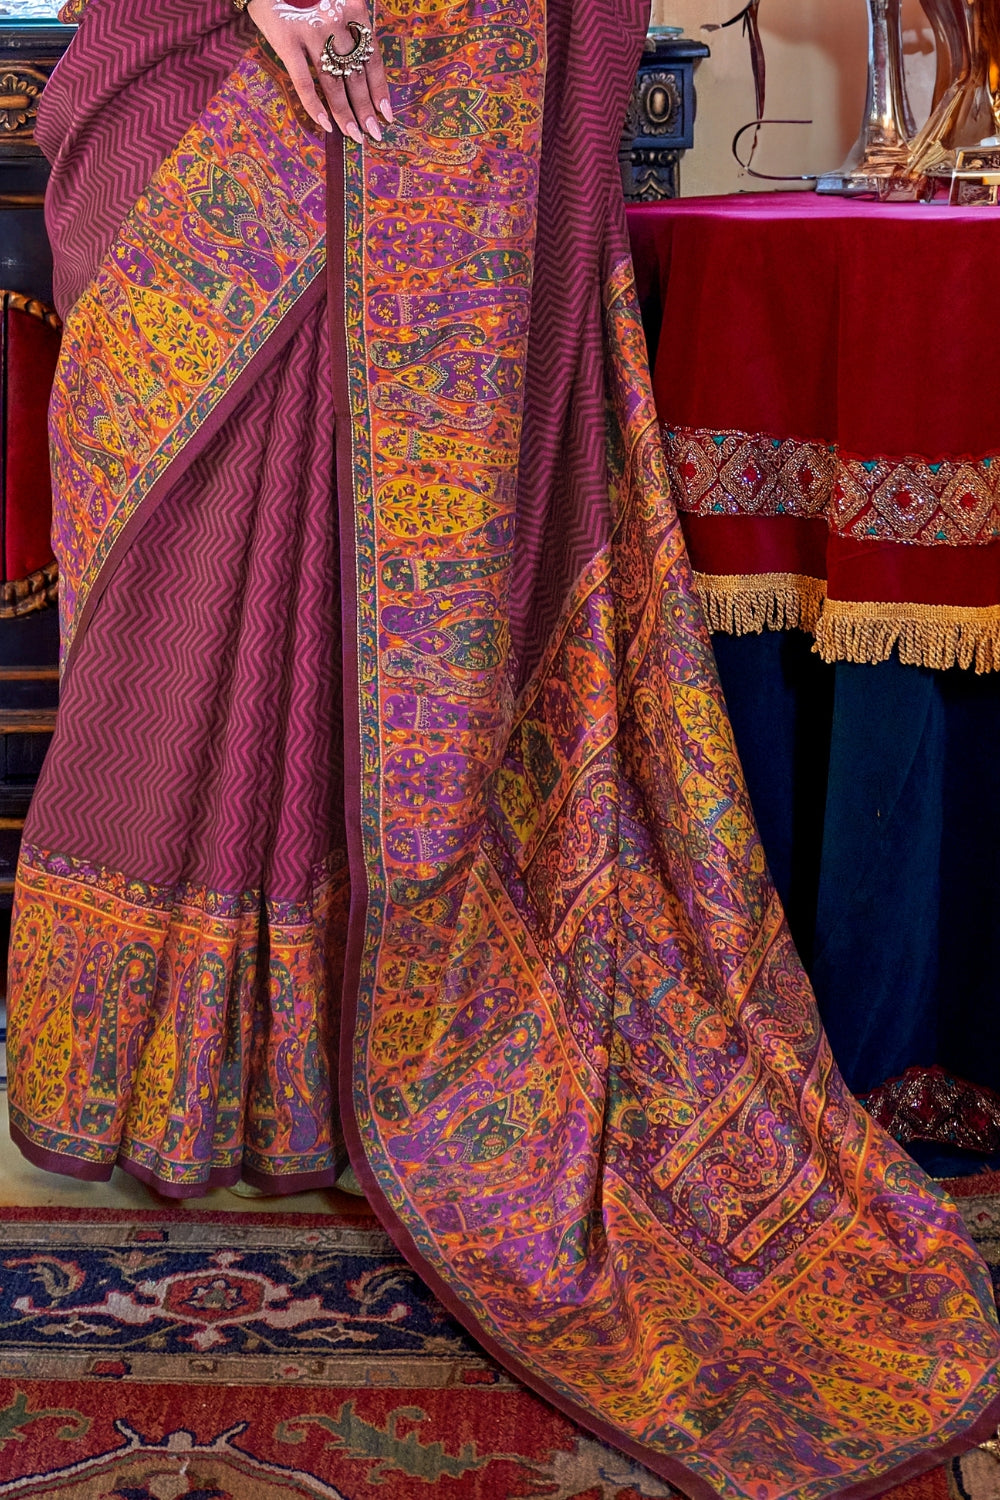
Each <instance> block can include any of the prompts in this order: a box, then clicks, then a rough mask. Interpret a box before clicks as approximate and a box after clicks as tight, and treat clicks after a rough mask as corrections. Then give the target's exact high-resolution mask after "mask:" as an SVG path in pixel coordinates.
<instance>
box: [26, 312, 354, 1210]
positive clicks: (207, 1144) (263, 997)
mask: <svg viewBox="0 0 1000 1500" xmlns="http://www.w3.org/2000/svg"><path fill="white" fill-rule="evenodd" d="M329 363H330V361H329V343H328V338H327V331H326V318H325V308H324V306H323V303H322V300H319V301H318V302H317V301H315V300H314V305H313V309H312V314H311V316H310V317H309V318H308V319H307V321H306V322H305V323H303V324H302V325H301V326H300V328H299V329H298V331H297V332H296V333H295V334H294V335H293V336H292V338H291V340H290V342H289V344H288V345H287V347H286V348H285V349H283V350H282V351H281V352H280V354H279V355H278V357H277V358H276V359H275V360H273V361H272V362H271V364H270V366H269V367H268V368H267V369H266V370H265V371H262V372H260V373H259V378H258V380H257V382H256V384H255V385H254V387H253V388H252V389H251V391H250V392H249V393H248V394H247V395H246V396H245V397H244V399H243V400H242V402H241V403H240V404H239V405H238V406H237V407H236V409H235V410H234V411H233V412H232V415H231V416H230V417H229V418H228V420H227V421H226V423H225V425H224V426H223V428H222V429H221V430H220V431H219V432H218V434H217V435H216V437H215V440H214V442H213V443H212V445H211V447H210V448H209V449H207V450H206V451H204V452H203V453H202V454H201V456H200V457H199V458H198V459H197V460H195V462H194V463H192V464H191V465H190V466H189V467H188V468H187V469H186V470H184V471H183V472H182V473H181V474H179V475H178V477H177V482H176V483H175V484H174V486H173V488H172V490H171V491H170V493H169V495H168V496H167V497H166V498H165V500H164V501H163V502H162V503H161V504H160V506H159V507H158V508H157V509H156V510H155V511H153V512H152V513H151V514H150V516H149V519H148V520H147V522H146V524H145V526H144V527H143V529H142V530H141V532H140V533H139V535H138V537H137V538H136V540H135V541H134V542H133V543H132V545H131V546H130V547H129V548H128V551H127V552H126V553H125V555H124V556H123V557H122V558H121V562H120V564H119V566H118V568H117V570H116V572H115V574H114V576H113V577H112V579H111V580H110V582H109V584H108V587H107V589H106V591H105V593H104V596H103V598H102V600H101V609H100V628H99V629H97V628H95V629H91V630H88V631H87V632H85V634H84V636H83V637H82V638H81V641H80V649H79V651H78V653H77V654H76V656H75V659H74V662H73V669H72V671H71V672H70V673H69V674H68V675H67V677H66V680H65V689H64V695H63V700H62V706H61V712H60V714H59V721H58V726H57V730H56V735H55V739H54V742H53V745H52V748H51V750H50V752H49V755H48V757H47V759H46V763H45V767H44V771H43V774H42V779H41V781H40V784H39V789H38V793H37V796H36V797H35V800H34V802H33V804H32V809H31V813H30V815H29V818H28V822H27V824H26V827H25V834H24V848H23V852H22V858H21V866H20V872H19V880H18V887H17V898H16V910H15V914H14V924H13V934H12V943H11V964H10V1022H11V1024H10V1036H9V1042H8V1045H9V1048H10V1056H11V1059H12V1068H11V1093H10V1114H11V1124H12V1130H13V1132H14V1134H15V1137H16V1138H17V1139H18V1140H19V1142H20V1143H21V1145H22V1147H23V1149H25V1151H26V1152H27V1154H28V1155H30V1156H31V1157H32V1158H33V1159H34V1160H35V1161H38V1162H40V1163H41V1164H42V1165H43V1166H48V1167H52V1168H55V1169H57V1170H66V1169H69V1170H72V1171H74V1172H75V1173H76V1174H77V1175H80V1176H87V1177H91V1178H106V1177H109V1176H110V1175H111V1171H112V1168H113V1166H114V1165H115V1163H116V1162H118V1163H120V1164H121V1165H123V1166H126V1167H127V1168H128V1169H129V1170H130V1171H131V1172H132V1173H133V1174H134V1175H136V1176H139V1177H142V1178H144V1179H146V1180H148V1181H151V1182H153V1183H155V1184H156V1186H157V1187H158V1189H159V1191H160V1192H161V1193H165V1194H168V1195H171V1196H177V1197H186V1196H190V1195H191V1194H196V1193H199V1192H203V1191H204V1190H205V1189H206V1187H210V1186H213V1185H218V1184H223V1183H226V1182H234V1181H236V1180H238V1179H239V1178H240V1177H241V1176H242V1177H244V1178H245V1179H247V1180H249V1181H252V1182H254V1183H256V1184H257V1185H258V1186H261V1187H266V1188H271V1189H273V1188H274V1186H275V1183H276V1179H277V1180H278V1181H277V1186H278V1188H279V1190H281V1191H295V1190H298V1189H304V1188H309V1187H317V1186H323V1185H329V1184H331V1183H332V1182H333V1181H334V1180H335V1178H336V1176H337V1174H338V1172H339V1170H340V1169H341V1168H342V1166H343V1161H344V1155H343V1150H342V1146H341V1141H340V1133H339V1127H338V1123H337V1122H338V1110H337V1107H336V1095H337V1048H338V1032H339V999H340V993H339V976H340V969H341V965H342V954H343V941H344V928H345V922H346V907H345V902H346V899H347V892H348V886H347V871H346V853H345V845H344V830H343V814H342V808H343V771H342V765H341V757H340V750H339V744H338V733H337V730H338V726H339V718H340V709H339V703H340V692H341V689H340V653H339V650H338V646H339V636H340V622H339V599H338V587H337V578H338V572H339V560H338V555H337V536H336V517H335V513H334V509H333V506H332V504H331V496H332V493H333V486H334V478H333V445H332V425H333V417H332V400H331V381H330V373H329Z"/></svg>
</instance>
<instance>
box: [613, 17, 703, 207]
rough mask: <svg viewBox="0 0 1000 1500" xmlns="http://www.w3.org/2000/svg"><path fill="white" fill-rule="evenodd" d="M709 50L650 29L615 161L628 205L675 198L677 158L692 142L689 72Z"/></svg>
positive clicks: (667, 31) (691, 78)
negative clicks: (617, 161)
mask: <svg viewBox="0 0 1000 1500" xmlns="http://www.w3.org/2000/svg"><path fill="white" fill-rule="evenodd" d="M709 55H710V54H709V50H708V48H707V47H706V46H705V43H704V42H694V41H690V40H689V39H688V38H687V37H684V36H680V35H678V34H677V32H676V28H672V27H658V28H654V29H653V30H652V31H651V32H650V35H649V37H648V38H647V41H646V49H645V51H644V52H643V55H642V60H641V62H640V63H639V74H638V77H637V79H636V86H635V93H634V94H633V95H632V102H631V104H630V105H629V109H628V114H627V116H626V119H625V127H624V130H623V132H622V138H621V146H620V148H619V151H618V160H619V165H620V167H621V173H622V186H623V187H624V190H625V197H626V199H627V200H628V201H629V202H630V203H644V202H645V203H655V202H656V201H658V200H659V199H661V198H676V197H678V196H679V194H680V160H681V157H682V156H683V154H684V152H685V151H687V150H689V149H690V148H691V146H692V145H693V144H694V112H695V97H694V70H695V65H696V63H698V61H699V60H700V59H701V58H703V57H708V56H709Z"/></svg>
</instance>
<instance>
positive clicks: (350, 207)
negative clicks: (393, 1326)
mask: <svg viewBox="0 0 1000 1500" xmlns="http://www.w3.org/2000/svg"><path fill="white" fill-rule="evenodd" d="M328 150H329V162H330V183H329V202H330V212H329V234H330V242H331V246H332V245H334V244H336V243H338V241H339V243H340V244H342V246H343V255H344V261H343V266H344V272H345V275H344V277H343V279H342V280H341V278H340V276H339V266H337V267H336V269H334V267H335V260H334V257H333V256H332V255H331V278H330V318H331V335H332V347H333V370H334V380H335V385H336V396H335V400H336V409H337V413H338V427H337V462H338V478H339V503H340V513H341V537H342V545H343V552H342V595H343V608H344V636H343V638H344V643H345V684H352V685H354V687H355V688H356V693H352V692H351V691H350V690H348V691H347V692H346V693H345V704H344V708H345V754H346V770H347V782H348V787H349V788H350V789H351V791H350V793H349V797H348V803H347V829H348V841H349V854H350V867H351V879H352V908H351V915H350V922H349V934H348V945H347V958H346V975H345V992H344V1009H343V1019H342V1024H343V1032H342V1046H341V1079H342V1086H341V1107H342V1123H343V1128H344V1132H345V1138H346V1143H347V1146H348V1151H349V1154H350V1158H351V1162H352V1165H353V1167H354V1169H355V1171H356V1173H357V1175H358V1178H359V1181H360V1183H361V1185H362V1187H363V1188H364V1191H365V1194H366V1197H367V1198H368V1201H369V1203H370V1204H371V1206H372V1208H373V1209H374V1211H375V1212H376V1214H377V1216H378V1218H379V1220H380V1222H381V1223H382V1225H383V1227H384V1228H385V1229H386V1231H387V1233H388V1234H389V1235H390V1237H391V1239H392V1240H393V1242H394V1244H395V1245H396V1247H397V1249H398V1250H399V1251H400V1253H401V1254H402V1255H403V1256H404V1257H405V1259H406V1260H407V1261H408V1262H409V1263H410V1264H411V1265H412V1266H413V1267H414V1269H415V1270H416V1271H417V1272H418V1274H419V1275H420V1276H421V1278H422V1279H423V1280H424V1282H425V1283H426V1284H427V1286H428V1287H429V1288H430V1290H431V1291H432V1292H433V1294H434V1295H435V1296H436V1297H437V1298H438V1300H439V1301H440V1302H441V1303H442V1304H443V1305H444V1307H445V1308H446V1309H447V1310H448V1312H449V1313H450V1314H451V1315H452V1316H453V1317H454V1318H455V1319H456V1321H457V1322H459V1323H460V1324H461V1325H462V1326H463V1327H465V1328H466V1329H467V1330H468V1331H469V1332H470V1333H471V1334H472V1335H473V1337H474V1338H475V1339H476V1340H477V1342H478V1343H479V1344H480V1345H481V1346H482V1347H483V1348H484V1349H485V1350H486V1351H487V1352H488V1353H489V1354H490V1355H491V1356H492V1357H493V1358H494V1359H496V1360H497V1362H498V1363H499V1364H501V1365H502V1366H503V1367H504V1368H505V1369H507V1370H509V1371H510V1372H511V1374H513V1375H514V1376H515V1377H516V1378H517V1379H518V1380H520V1381H521V1382H522V1383H523V1384H524V1385H525V1386H526V1387H527V1388H528V1389H530V1390H532V1391H534V1392H535V1393H536V1394H537V1395H539V1396H540V1397H542V1398H543V1399H544V1400H546V1401H547V1402H548V1403H549V1404H551V1405H552V1406H554V1407H555V1408H556V1409H558V1410H559V1411H561V1412H563V1413H564V1414H565V1415H566V1416H567V1417H569V1418H570V1419H571V1420H573V1421H574V1422H575V1423H577V1424H578V1425H579V1426H580V1427H582V1428H583V1429H585V1430H587V1431H589V1432H591V1433H593V1434H594V1435H595V1436H596V1437H598V1438H600V1439H601V1440H602V1441H604V1442H606V1443H608V1444H609V1445H611V1446H612V1447H614V1448H616V1449H617V1450H619V1451H621V1452H623V1453H625V1454H627V1455H628V1456H629V1457H631V1458H633V1459H635V1460H636V1461H637V1462H639V1463H641V1464H643V1465H644V1466H645V1467H646V1468H647V1469H649V1470H650V1471H651V1472H653V1473H655V1474H656V1475H658V1476H659V1477H660V1478H662V1479H663V1480H665V1481H667V1482H668V1483H670V1484H672V1485H674V1486H675V1487H676V1488H677V1489H678V1490H680V1491H681V1492H682V1493H683V1494H685V1495H687V1496H689V1497H690V1500H718V1490H717V1489H716V1488H715V1487H714V1486H713V1485H712V1483H710V1482H709V1481H708V1480H707V1479H705V1478H703V1477H701V1476H700V1475H698V1474H696V1473H694V1472H693V1471H692V1470H691V1468H690V1467H689V1466H688V1465H687V1464H686V1463H685V1462H683V1461H682V1460H681V1459H680V1458H677V1457H674V1456H673V1455H666V1454H664V1453H662V1452H661V1453H658V1452H655V1451H654V1450H652V1449H650V1448H649V1447H647V1446H645V1445H644V1444H643V1443H642V1442H639V1441H637V1440H635V1439H633V1438H631V1437H628V1436H626V1435H625V1433H624V1432H623V1430H622V1429H621V1428H618V1427H615V1426H614V1425H613V1424H612V1423H610V1422H609V1421H606V1420H604V1419H603V1418H602V1417H600V1416H598V1415H596V1413H595V1412H594V1411H592V1410H589V1409H587V1408H586V1407H584V1406H582V1405H581V1404H580V1402H579V1401H578V1400H577V1399H575V1397H574V1395H573V1394H572V1393H571V1392H570V1391H569V1389H568V1388H566V1387H564V1386H561V1385H560V1384H559V1383H557V1382H556V1381H555V1380H554V1379H552V1378H551V1377H548V1376H546V1375H545V1374H543V1373H542V1372H541V1371H539V1370H538V1369H536V1368H534V1367H532V1366H529V1365H526V1364H525V1363H524V1362H523V1361H522V1360H521V1359H520V1358H519V1357H518V1355H517V1354H516V1353H514V1352H512V1349H511V1346H510V1345H508V1344H505V1343H502V1342H501V1341H500V1339H499V1338H498V1337H496V1336H495V1335H494V1334H493V1332H492V1331H490V1325H488V1324H487V1325H486V1326H484V1323H483V1322H482V1321H481V1320H480V1318H479V1317H478V1316H477V1311H476V1309H477V1306H479V1305H480V1304H479V1299H478V1297H477V1294H476V1292H475V1290H474V1289H473V1288H472V1287H467V1288H466V1293H467V1295H466V1296H464V1297H460V1296H459V1295H458V1293H457V1292H456V1291H455V1289H454V1288H453V1286H452V1285H451V1284H450V1283H449V1282H448V1281H446V1280H445V1276H444V1273H443V1259H442V1262H441V1264H440V1265H439V1263H438V1261H437V1260H436V1259H432V1258H430V1256H429V1255H428V1248H427V1247H425V1245H424V1244H423V1243H422V1242H421V1239H420V1237H419V1236H418V1233H417V1232H415V1229H414V1227H413V1226H412V1224H411V1223H410V1222H404V1220H403V1218H402V1217H401V1210H402V1208H403V1204H404V1201H405V1200H404V1197H403V1192H402V1189H400V1190H399V1192H398V1196H393V1195H392V1193H391V1188H390V1187H388V1186H387V1184H386V1183H385V1182H383V1181H382V1180H381V1178H380V1177H379V1176H378V1175H376V1172H375V1170H374V1168H373V1167H372V1166H371V1165H370V1163H369V1158H368V1153H367V1149H366V1145H365V1136H366V1134H367V1132H368V1129H369V1127H370V1124H371V1121H370V1117H369V1116H368V1115H367V1114H366V1113H365V1110H364V1106H363V1105H362V1104H361V1102H360V1100H359V1093H358V1089H357V1084H358V1076H359V1068H360V1069H361V1070H362V1072H363V1070H364V1057H363V1054H359V1048H360V1047H361V1046H362V1040H361V1038H360V1034H359V1028H360V1027H362V1025H363V1019H362V1018H363V1016H364V1015H366V1014H367V1011H368V1008H369V1005H370V996H369V998H368V999H366V996H365V993H364V986H366V985H369V986H370V983H371V981H372V979H373V977H374V976H373V975H371V974H366V971H365V968H364V963H365V949H366V946H367V939H368V938H369V937H370V936H371V935H372V934H373V933H376V932H378V931H379V930H380V926H381V921H382V914H383V911H384V906H385V892H384V891H383V889H382V888H381V885H380V879H379V878H378V877H376V876H375V875H374V872H373V871H372V870H371V869H370V867H369V863H368V860H367V858H366V838H370V837H371V836H372V835H373V832H374V837H375V839H376V847H377V841H378V828H377V822H378V798H379V796H380V788H379V785H378V778H379V774H380V754H379V751H380V724H379V702H378V696H377V691H376V689H377V682H378V670H379V668H378V655H377V644H378V638H377V628H378V621H377V617H376V613H375V610H376V604H377V598H378V593H377V583H376V578H375V573H374V568H375V564H376V557H375V553H374V548H373V541H372V535H373V534H372V533H371V532H370V531H369V524H370V517H371V513H372V506H373V497H372V493H371V485H370V479H371V472H370V462H371V454H370V452H368V451H367V450H366V449H365V446H364V444H365V441H366V429H365V426H364V421H365V415H366V413H365V410H364V406H363V403H362V402H361V398H360V397H359V396H358V395H357V392H356V390H353V391H352V385H351V367H352V361H353V362H355V363H356V366H357V368H364V367H365V359H366V355H367V350H366V347H365V344H364V330H363V328H362V327H361V325H360V317H359V313H358V309H359V307H362V306H363V299H362V297H361V293H362V290H363V283H362V281H361V279H360V278H361V274H362V266H361V255H360V248H359V247H360V246H361V245H362V244H363V243H364V241H365V238H366V234H367V230H368V224H367V220H366V218H365V202H364V194H363V191H362V188H363V172H364V148H361V147H356V146H352V145H350V144H344V145H342V144H341V142H339V141H331V143H330V145H329V148H328ZM352 401H356V402H357V403H358V405H357V406H354V405H352ZM645 430H646V439H647V443H648V446H649V447H650V449H651V450H652V449H653V448H656V449H657V450H658V443H659V439H658V434H657V431H656V427H655V422H654V421H653V420H652V419H651V420H650V421H649V423H648V424H647V426H646V429H645ZM650 462H651V463H654V462H655V459H654V458H653V457H652V456H650ZM642 478H643V465H642V461H641V459H638V458H637V459H636V462H635V463H634V466H633V468H632V473H631V480H632V483H633V484H635V485H638V486H639V487H640V488H641V480H642ZM637 500H638V497H637V496H635V495H634V496H633V497H632V503H636V502H637ZM628 509H629V506H628V505H627V504H626V505H625V506H623V510H622V515H623V516H624V514H625V512H627V510H628ZM621 519H622V517H619V523H620V520H621ZM617 529H618V528H617V527H616V530H617ZM351 542H353V549H352V547H351V545H350V543H351ZM673 555H674V554H673V553H672V554H671V556H673ZM674 560H675V561H676V558H674ZM604 564H605V565H606V564H607V559H604ZM601 565H602V556H601V555H599V556H598V557H597V558H595V559H592V561H591V563H590V564H589V565H588V567H587V568H586V569H585V570H584V573H583V574H582V575H581V578H580V580H579V585H581V586H585V582H586V579H587V578H588V577H589V575H590V574H591V573H592V572H593V570H594V568H595V567H597V568H600V567H601ZM579 594H580V588H579V587H577V588H575V589H574V590H573V591H572V593H571V596H570V598H569V600H568V601H567V604H566V607H565V610H564V613H563V616H562V618H561V619H560V623H559V626H558V627H557V630H556V632H555V633H554V634H555V635H559V634H561V633H562V632H563V631H565V630H566V628H567V624H568V623H569V622H570V621H571V619H572V617H573V615H574V614H575V612H576V609H577V608H578V606H579ZM553 649H555V648H554V647H553ZM549 655H550V653H549V652H548V651H546V653H545V656H544V658H543V659H547V658H548V657H549ZM362 787H364V795H363V796H362V795H360V792H361V788H362ZM772 940H773V934H772ZM758 956H760V955H758ZM862 1128H863V1130H864V1132H865V1140H866V1141H870V1140H871V1139H872V1134H873V1130H874V1127H872V1126H871V1125H870V1123H868V1122H867V1121H865V1122H864V1124H863V1127H862ZM410 1218H411V1219H412V1218H413V1215H412V1214H411V1215H410ZM427 1241H428V1246H429V1245H430V1242H431V1236H430V1234H429V1233H428V1235H427ZM988 1380H991V1377H986V1376H984V1377H981V1378H980V1379H979V1380H978V1381H977V1383H976V1386H975V1387H974V1388H973V1389H972V1390H971V1391H970V1392H969V1393H967V1395H966V1397H965V1400H964V1401H963V1410H964V1412H965V1413H967V1412H968V1411H969V1409H970V1408H973V1407H978V1405H979V1403H978V1402H977V1401H976V1397H975V1392H976V1391H980V1392H981V1391H982V1390H983V1386H984V1384H985V1383H986V1382H987V1381H988ZM998 1419H1000V1397H997V1399H996V1400H995V1401H994V1402H992V1403H991V1404H990V1405H989V1406H987V1408H986V1409H985V1411H982V1410H981V1411H980V1413H979V1415H978V1416H976V1417H974V1418H973V1419H972V1420H971V1421H969V1420H968V1419H967V1417H966V1416H965V1415H964V1414H962V1413H959V1414H956V1415H955V1416H954V1417H953V1418H952V1419H951V1422H950V1423H949V1426H950V1427H951V1428H952V1434H951V1436H949V1437H948V1439H947V1441H945V1442H944V1443H942V1444H941V1445H939V1446H938V1447H937V1448H935V1449H934V1450H933V1451H923V1452H920V1453H916V1454H913V1453H911V1454H909V1455H908V1456H907V1457H905V1458H903V1460H902V1462H901V1463H899V1464H897V1465H896V1467H895V1468H894V1469H892V1470H890V1471H888V1472H886V1471H883V1472H881V1473H879V1474H878V1475H877V1476H876V1477H874V1478H870V1479H864V1480H861V1481H860V1482H858V1483H857V1484H854V1485H852V1486H849V1487H847V1488H846V1489H845V1488H843V1486H842V1484H841V1485H839V1487H837V1488H836V1489H835V1488H834V1486H835V1485H838V1481H837V1479H836V1478H834V1479H832V1480H831V1479H829V1478H824V1477H823V1476H817V1478H816V1479H815V1480H814V1481H812V1482H811V1483H810V1484H809V1486H808V1489H805V1488H803V1489H802V1490H801V1491H799V1492H798V1493H802V1494H809V1495H810V1496H821V1495H832V1494H834V1493H836V1494H837V1495H840V1496H843V1497H844V1500H871V1497H874V1496H876V1495H880V1494H882V1493H884V1491H885V1490H886V1489H887V1488H889V1487H891V1486H892V1485H893V1484H898V1483H900V1482H902V1481H903V1480H905V1479H908V1478H911V1477H914V1476H916V1475H918V1474H921V1473H924V1472H926V1471H927V1470H929V1469H932V1468H934V1467H935V1466H937V1465H939V1464H940V1463H942V1462H943V1461H945V1460H946V1459H947V1458H949V1457H951V1456H953V1455H955V1454H959V1453H962V1452H964V1451H966V1449H968V1448H969V1447H970V1446H972V1445H973V1444H974V1443H975V1442H977V1441H980V1440H982V1439H983V1438H986V1437H988V1436H990V1435H991V1434H992V1432H993V1430H994V1428H995V1427H996V1425H997V1421H998ZM956 1426H958V1427H959V1429H960V1430H959V1431H957V1432H955V1431H954V1429H955V1427H956ZM904 1446H905V1444H904V1443H903V1442H897V1444H896V1447H897V1451H898V1449H900V1448H903V1447H904ZM792 1493H795V1492H792V1491H789V1492H788V1494H789V1495H791V1494H792Z"/></svg>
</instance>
